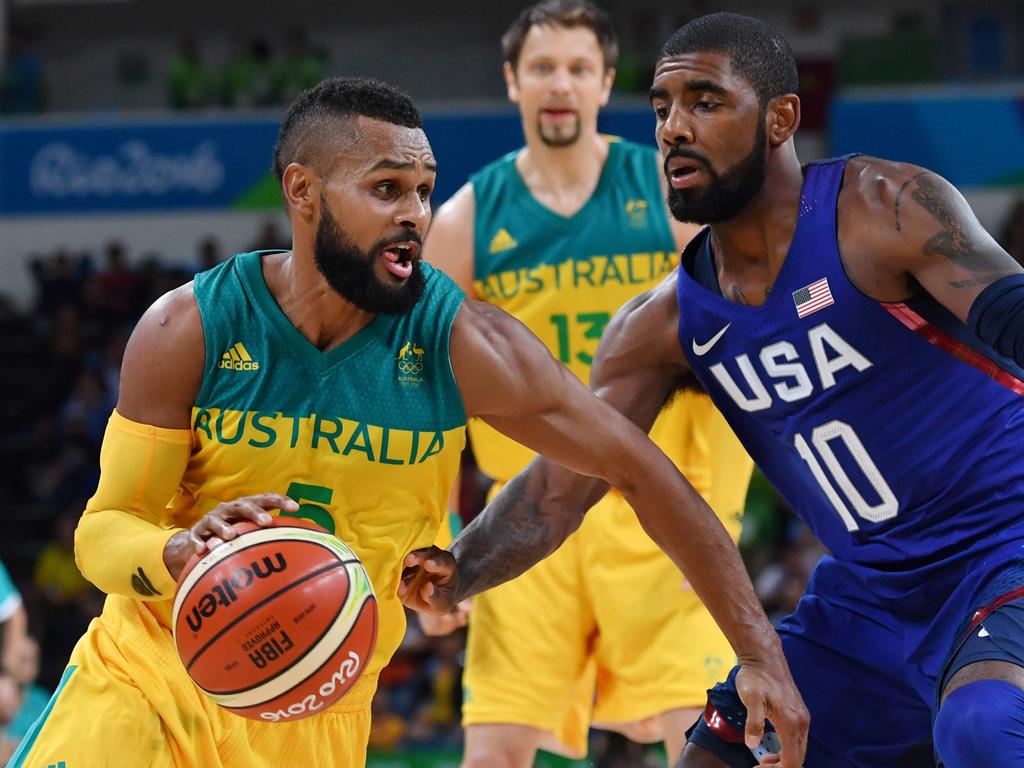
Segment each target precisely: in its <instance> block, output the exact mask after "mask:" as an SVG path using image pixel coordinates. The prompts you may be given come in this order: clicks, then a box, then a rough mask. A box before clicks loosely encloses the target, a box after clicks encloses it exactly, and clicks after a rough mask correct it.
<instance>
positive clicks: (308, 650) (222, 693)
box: [214, 595, 377, 709]
mask: <svg viewBox="0 0 1024 768" xmlns="http://www.w3.org/2000/svg"><path fill="white" fill-rule="evenodd" d="M371 600H372V601H373V602H374V603H376V602H377V598H376V597H374V596H373V595H370V596H369V597H368V598H366V600H364V601H363V605H361V606H359V612H360V614H361V613H362V612H363V606H365V605H366V603H368V602H370V601H371ZM335 618H337V617H335ZM358 623H359V617H358V616H357V617H356V624H358ZM333 626H334V625H333V623H332V624H330V625H329V626H328V627H327V629H325V630H324V631H323V632H321V633H320V637H318V638H317V639H316V640H315V641H314V642H312V643H310V644H309V647H308V648H306V650H305V651H303V652H302V654H300V655H299V657H298V658H296V659H293V660H292V661H290V662H288V665H287V666H286V667H282V668H281V669H279V670H278V671H277V674H276V675H274V676H273V677H268V678H267V679H266V680H264V681H263V682H261V683H257V684H256V685H250V686H249V687H248V688H239V689H238V690H237V691H215V692H214V695H216V696H233V695H234V694H236V693H246V692H247V691H251V690H253V689H254V688H258V687H259V686H261V685H265V684H266V683H269V682H270V681H271V680H275V679H277V678H279V677H280V676H281V675H283V674H284V673H285V672H287V671H288V670H289V669H291V668H292V667H294V666H295V665H296V664H298V663H299V662H300V661H302V660H303V659H304V658H306V657H307V656H308V655H309V654H310V653H311V652H312V650H313V649H314V648H316V647H317V645H319V643H320V641H321V640H323V639H324V638H325V637H326V636H327V633H328V632H330V631H331V627H333ZM352 627H353V629H354V628H355V624H353V625H352ZM350 634H351V633H350ZM346 639H348V638H347V637H346ZM340 647H341V646H338V648H340ZM338 648H335V649H334V650H333V651H332V652H331V655H332V656H333V655H334V654H335V653H337V652H338ZM322 668H323V665H321V666H320V667H318V668H317V670H316V671H317V672H318V671H319V670H320V669H322ZM313 674H314V673H310V674H309V675H307V676H306V677H304V678H302V679H301V680H299V682H297V683H296V684H295V685H293V686H292V687H291V688H288V689H287V690H284V691H281V693H279V694H277V695H275V696H273V697H271V698H270V699H267V700H266V701H259V702H257V703H255V704H249V705H246V706H244V707H241V709H248V708H249V707H250V706H251V707H260V706H263V705H264V704H266V703H267V701H273V700H274V699H279V698H281V697H282V696H286V695H287V694H288V693H290V692H291V691H294V690H295V689H296V688H298V687H299V686H300V685H302V684H303V683H305V682H306V681H307V680H309V678H310V677H311V676H312V675H313ZM227 709H231V707H227Z"/></svg>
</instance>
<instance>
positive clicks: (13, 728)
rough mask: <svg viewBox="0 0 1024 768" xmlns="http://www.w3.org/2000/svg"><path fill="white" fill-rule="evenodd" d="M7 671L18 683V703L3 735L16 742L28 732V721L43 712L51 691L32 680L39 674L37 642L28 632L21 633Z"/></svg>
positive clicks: (29, 725) (30, 725) (33, 719)
mask: <svg viewBox="0 0 1024 768" xmlns="http://www.w3.org/2000/svg"><path fill="white" fill-rule="evenodd" d="M10 673H11V677H12V678H13V680H14V682H15V683H16V684H17V686H18V690H19V693H20V706H19V707H18V709H17V711H16V712H15V715H14V717H13V718H12V719H11V721H10V722H9V723H8V724H7V728H6V729H5V733H4V735H5V736H6V737H7V739H8V740H9V741H10V742H11V744H12V745H13V746H16V745H17V744H18V742H20V741H21V740H22V739H23V738H24V737H25V734H27V733H28V730H29V728H31V727H32V723H34V722H35V721H36V719H37V718H38V717H39V716H40V715H41V714H43V711H44V710H45V709H46V705H47V704H48V703H49V701H50V695H51V694H50V691H48V690H47V689H46V688H43V687H42V686H40V685H38V683H37V682H36V680H37V678H38V677H39V643H38V642H36V639H35V638H34V637H32V636H31V635H25V638H24V640H23V641H22V643H21V646H20V648H19V650H18V654H17V658H16V659H15V661H14V666H12V667H11V670H10Z"/></svg>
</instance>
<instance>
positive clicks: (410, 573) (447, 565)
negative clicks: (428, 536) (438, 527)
mask: <svg viewBox="0 0 1024 768" xmlns="http://www.w3.org/2000/svg"><path fill="white" fill-rule="evenodd" d="M402 565H403V566H404V567H403V569H402V580H401V581H400V582H399V584H398V599H399V600H401V601H402V604H403V605H404V606H405V607H406V608H412V609H413V610H414V611H416V612H417V613H434V614H445V613H448V612H449V611H453V610H455V607H456V604H457V603H456V600H455V590H456V588H457V587H458V583H459V569H458V565H457V564H456V562H455V558H454V557H453V556H452V553H451V552H449V551H448V550H445V549H440V548H438V547H427V548H425V549H414V550H413V551H412V552H410V553H409V554H408V555H406V556H405V560H404V561H403V562H402Z"/></svg>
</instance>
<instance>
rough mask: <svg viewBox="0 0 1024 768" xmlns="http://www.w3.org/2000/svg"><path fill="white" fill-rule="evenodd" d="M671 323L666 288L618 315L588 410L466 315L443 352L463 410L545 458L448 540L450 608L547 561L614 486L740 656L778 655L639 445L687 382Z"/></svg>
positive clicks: (719, 554)
mask: <svg viewBox="0 0 1024 768" xmlns="http://www.w3.org/2000/svg"><path fill="white" fill-rule="evenodd" d="M676 322H677V309H676V303H675V281H674V280H672V279H670V280H668V281H666V282H665V283H663V284H662V285H661V286H660V287H659V288H657V289H656V290H654V291H652V292H651V293H649V294H646V295H645V296H642V297H640V298H638V299H636V300H634V301H632V302H630V303H629V304H627V305H626V307H624V308H623V310H622V311H620V313H619V314H618V315H617V316H616V318H615V320H613V322H612V324H611V325H610V326H609V328H608V330H607V332H606V333H605V335H604V341H603V342H602V344H601V347H600V349H599V351H598V355H597V359H596V360H595V363H594V367H593V370H592V373H591V377H592V379H591V380H592V386H593V387H594V390H595V392H596V393H597V394H598V395H600V399H598V398H594V397H592V396H590V394H589V393H588V392H587V391H586V389H585V388H584V387H583V385H582V384H580V382H579V381H578V380H577V379H575V377H573V376H572V374H570V373H569V372H568V371H566V370H565V369H564V368H562V367H561V366H559V365H557V363H555V361H554V360H553V359H552V358H551V357H550V355H548V353H547V351H546V350H544V349H543V347H541V345H540V344H539V342H537V340H536V339H534V338H532V336H530V335H529V334H528V333H527V332H526V331H525V329H523V328H522V327H521V326H519V325H518V323H515V321H513V320H511V318H508V317H507V316H505V315H504V314H503V313H500V312H498V311H497V310H493V309H491V310H478V309H468V311H467V314H466V316H465V317H463V318H462V323H461V326H462V327H461V328H458V329H457V331H458V333H457V335H455V336H454V337H453V340H452V349H453V355H452V356H453V362H454V365H455V373H456V377H457V378H458V380H459V384H460V387H461V389H462V391H463V397H464V400H465V402H466V405H467V409H468V410H469V411H470V413H472V414H473V415H479V416H481V417H482V418H484V419H485V420H487V421H488V422H489V423H490V424H491V425H492V426H494V427H495V428H496V429H499V430H500V431H502V432H505V433H506V434H508V435H509V436H510V437H512V438H514V439H515V440H517V441H519V442H522V443H524V444H526V445H528V446H529V447H530V448H533V449H534V450H536V451H538V452H539V453H542V454H543V455H544V456H545V457H546V458H542V459H537V460H535V461H534V462H533V463H532V464H531V465H530V467H529V468H528V469H527V470H526V471H525V472H524V473H522V474H520V475H519V476H518V477H516V478H515V479H513V480H512V481H511V482H510V483H509V484H508V485H507V486H506V487H505V489H503V491H502V493H501V494H499V495H498V497H497V498H496V499H495V500H494V501H493V502H492V503H491V504H490V505H489V506H488V507H487V509H486V510H485V511H484V512H483V513H482V514H481V515H480V516H479V517H478V518H477V519H476V520H474V522H473V523H472V524H471V525H470V526H468V527H467V528H466V530H465V531H463V533H462V534H461V535H460V536H459V537H458V539H456V541H455V543H454V545H453V548H452V551H453V554H454V555H455V558H456V560H457V562H458V567H459V589H458V597H459V598H463V597H466V596H468V595H471V594H473V593H475V592H478V591H481V590H483V589H487V588H488V587H491V586H494V585H496V584H498V583H501V582H503V581H505V580H507V579H511V578H514V577H515V576H517V575H519V574H520V573H522V572H523V571H525V570H526V569H527V568H529V567H530V566H531V565H533V564H534V563H536V562H537V561H538V560H540V559H542V558H543V557H545V556H546V555H548V554H549V553H550V552H551V551H553V550H554V549H555V548H556V547H557V546H558V545H559V544H560V543H561V542H562V541H563V540H564V539H565V537H566V536H568V535H569V534H570V533H571V532H572V531H573V530H574V529H575V528H576V527H577V526H578V525H579V524H580V522H581V520H582V518H583V515H584V513H585V512H586V510H587V509H588V508H589V507H590V505H591V504H593V503H594V502H595V501H597V500H598V499H600V498H601V496H602V495H603V494H604V493H605V491H606V490H607V487H608V484H611V485H614V486H615V487H617V488H618V489H619V490H620V491H621V492H622V493H623V495H624V496H625V497H626V500H627V501H628V502H629V503H630V505H631V506H632V507H633V508H634V509H635V510H636V513H637V516H638V518H639V520H640V522H641V524H642V525H643V527H644V529H645V530H646V531H647V533H648V534H649V535H650V536H651V538H652V539H653V540H654V541H655V542H656V543H657V544H658V545H659V546H661V547H662V549H664V550H665V551H666V552H667V553H668V554H669V556H670V557H671V558H672V559H673V561H674V562H675V563H676V564H677V565H678V566H679V568H680V569H681V570H682V571H683V572H684V573H685V575H686V577H687V579H688V580H689V582H690V584H692V585H693V587H694V589H695V590H696V592H697V593H698V595H699V596H700V597H701V599H702V600H703V601H704V602H705V604H706V605H707V606H708V608H709V610H710V611H711V613H712V614H713V615H714V616H715V619H716V620H717V621H718V622H719V624H720V625H721V626H722V629H723V631H724V632H725V634H726V636H727V637H728V638H729V640H730V641H731V642H732V644H733V647H734V648H735V649H736V651H737V653H738V655H739V656H740V657H741V658H744V657H748V658H753V657H763V656H764V655H767V654H768V653H769V650H768V649H774V647H775V644H776V642H777V641H776V639H775V635H774V633H773V632H771V626H770V625H769V624H768V622H767V619H766V618H765V617H764V614H763V612H762V610H761V607H760V605H759V603H758V601H757V598H756V597H755V596H754V592H753V589H752V587H751V585H750V581H749V578H748V577H747V574H746V570H745V569H744V567H743V564H742V562H741V560H740V558H739V555H738V553H737V551H736V547H735V545H734V544H733V542H732V540H731V539H730V538H729V536H728V534H727V533H726V531H725V529H724V528H723V527H722V525H721V523H720V522H719V520H718V519H717V517H715V515H714V513H713V512H712V511H711V509H710V508H709V507H708V506H707V505H706V504H705V502H704V501H703V499H702V498H701V497H700V495H699V494H698V493H697V492H696V491H694V489H693V488H692V487H691V486H690V484H689V483H687V482H686V480H685V479H684V478H683V477H682V475H680V474H679V472H678V470H677V469H676V468H675V466H673V465H672V463H671V462H670V461H669V460H668V459H667V458H666V457H665V456H664V455H663V454H662V453H661V451H660V450H658V449H657V448H656V447H655V446H654V444H653V443H651V442H650V440H649V439H648V438H647V437H646V435H645V434H644V433H645V431H646V430H647V429H648V428H649V427H650V426H651V424H653V422H654V419H655V418H656V416H657V415H658V413H659V411H660V410H661V407H662V406H663V404H664V402H665V401H666V399H667V398H668V397H669V395H670V394H671V393H672V391H673V390H674V389H675V387H676V385H677V384H678V382H679V381H680V380H681V379H682V378H683V376H684V375H685V374H686V372H687V368H686V364H685V360H684V358H683V355H682V352H681V350H680V348H679V343H678V341H677V339H676V330H675V329H676ZM457 325H459V324H458V323H457ZM559 465H561V466H559ZM748 654H749V656H748Z"/></svg>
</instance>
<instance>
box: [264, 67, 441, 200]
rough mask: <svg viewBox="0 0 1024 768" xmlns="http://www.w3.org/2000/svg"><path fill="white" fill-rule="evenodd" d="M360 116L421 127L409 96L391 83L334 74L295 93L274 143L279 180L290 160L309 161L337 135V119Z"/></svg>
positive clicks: (275, 165)
mask: <svg viewBox="0 0 1024 768" xmlns="http://www.w3.org/2000/svg"><path fill="white" fill-rule="evenodd" d="M360 115H362V116H363V117H370V118H373V119H375V120H383V121H385V122H388V123H394V124H395V125H401V126H404V127H406V128H422V127H423V123H422V122H421V120H420V113H419V110H418V109H416V105H415V104H413V102H412V99H410V98H409V97H408V96H406V95H405V94H404V93H402V92H401V91H400V90H398V89H397V88H395V87H394V86H392V85H388V84H387V83H383V82H381V81H380V80H371V79H368V78H362V77H333V78H330V79H328V80H324V81H323V82H321V83H320V84H319V85H315V86H313V87H312V88H310V89H309V90H307V91H303V92H302V93H300V94H299V95H298V97H297V98H296V99H295V101H293V102H292V105H291V106H290V107H289V108H288V112H287V113H286V114H285V116H284V120H283V121H282V122H281V130H280V132H279V133H278V135H277V144H276V145H275V146H274V175H275V176H276V177H277V180H278V182H280V181H281V180H282V179H283V177H284V169H285V168H287V167H288V165H289V163H294V162H309V161H310V157H311V156H312V154H313V153H315V152H316V151H317V150H319V149H320V148H321V147H323V146H324V145H326V144H327V143H328V142H330V141H331V140H335V139H336V137H337V129H338V121H339V120H342V121H344V120H347V119H349V118H352V117H357V116H360Z"/></svg>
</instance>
